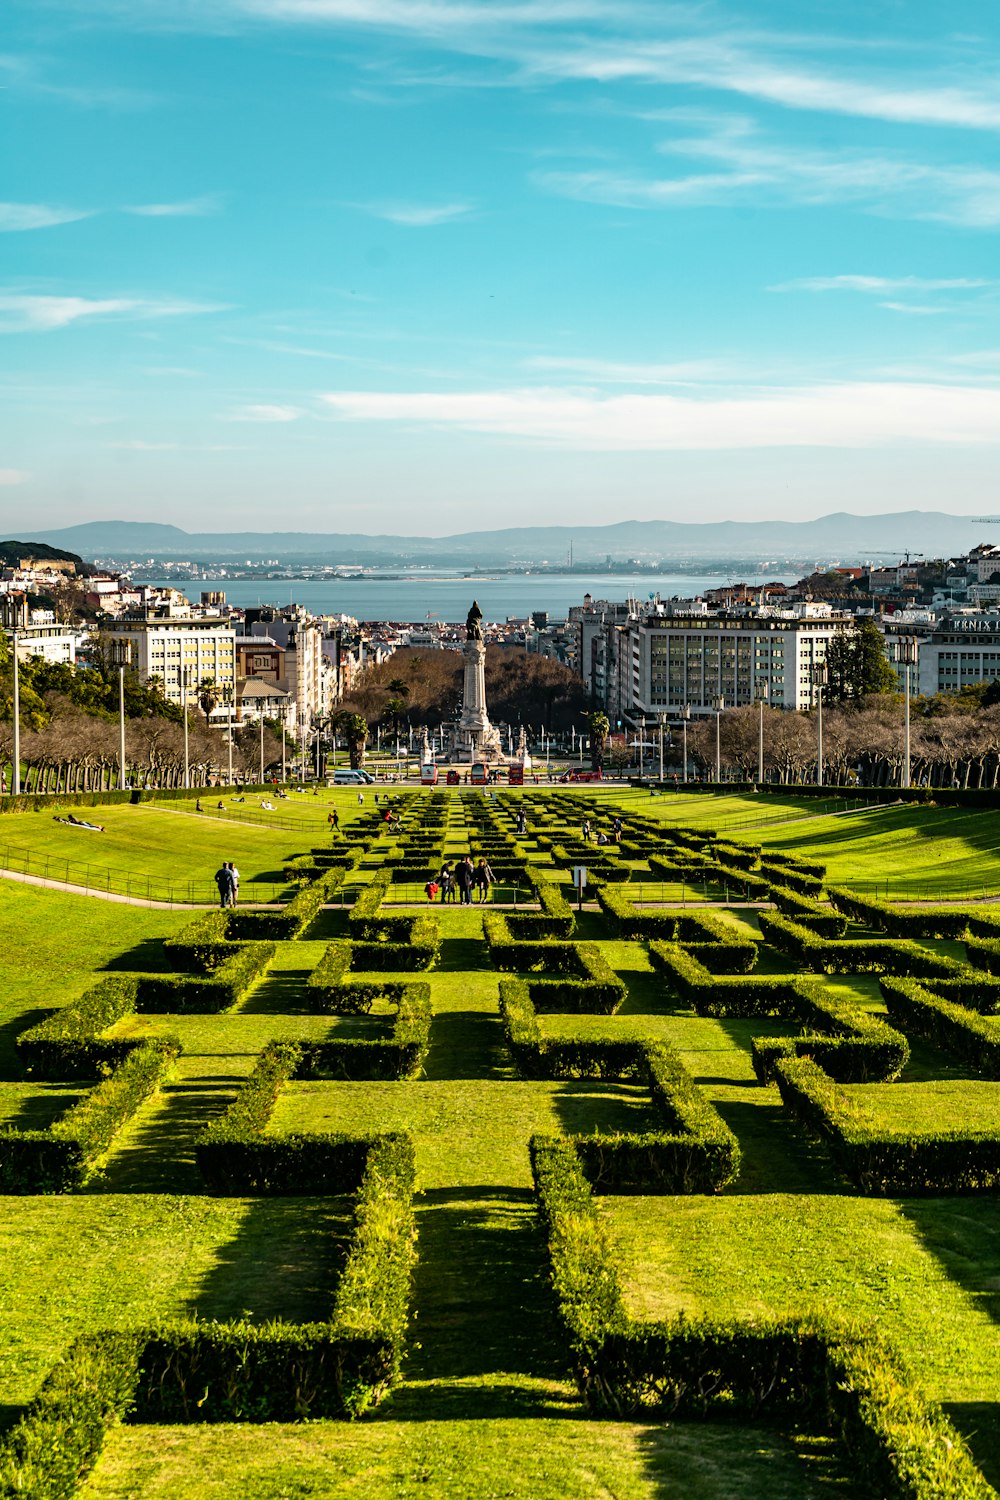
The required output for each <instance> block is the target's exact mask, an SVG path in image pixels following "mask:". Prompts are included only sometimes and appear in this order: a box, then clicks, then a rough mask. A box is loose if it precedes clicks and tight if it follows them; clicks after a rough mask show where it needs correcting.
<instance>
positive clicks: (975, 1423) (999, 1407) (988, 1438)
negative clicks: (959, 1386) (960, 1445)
mask: <svg viewBox="0 0 1000 1500" xmlns="http://www.w3.org/2000/svg"><path fill="white" fill-rule="evenodd" d="M941 1408H942V1410H943V1411H944V1412H945V1413H946V1414H947V1416H949V1417H950V1418H951V1420H952V1421H953V1422H954V1424H955V1426H956V1427H957V1428H958V1430H959V1432H960V1433H961V1434H962V1436H963V1437H964V1438H965V1441H966V1443H967V1444H968V1445H969V1449H970V1451H971V1453H972V1456H973V1458H974V1459H975V1460H976V1463H977V1464H978V1465H979V1467H980V1468H981V1469H982V1471H983V1473H984V1474H985V1476H986V1478H987V1479H988V1480H989V1482H990V1484H992V1485H993V1487H994V1489H997V1488H1000V1402H997V1401H942V1403H941Z"/></svg>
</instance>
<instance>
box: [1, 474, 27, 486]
mask: <svg viewBox="0 0 1000 1500" xmlns="http://www.w3.org/2000/svg"><path fill="white" fill-rule="evenodd" d="M30 478H31V475H30V474H29V473H28V472H27V470H26V469H0V485H2V486H3V487H5V488H6V487H7V486H9V485H15V484H25V483H26V482H27V480H29V479H30Z"/></svg>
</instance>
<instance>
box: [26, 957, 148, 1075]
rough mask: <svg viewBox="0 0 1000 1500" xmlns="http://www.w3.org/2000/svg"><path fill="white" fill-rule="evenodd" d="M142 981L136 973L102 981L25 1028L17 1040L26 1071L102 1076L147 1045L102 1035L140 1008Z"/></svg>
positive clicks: (33, 1073)
mask: <svg viewBox="0 0 1000 1500" xmlns="http://www.w3.org/2000/svg"><path fill="white" fill-rule="evenodd" d="M137 992H138V981H137V980H136V979H135V978H134V977H133V976H132V975H128V976H126V975H113V976H111V977H110V978H108V979H102V980H101V981H100V982H99V983H98V984H95V985H94V986H93V988H92V989H89V990H88V991H87V992H86V994H84V995H81V997H80V999H79V1000H75V1001H73V1002H72V1003H71V1004H70V1005H65V1006H63V1008H62V1009H61V1010H57V1011H54V1012H53V1013H52V1015H51V1016H48V1017H47V1018H46V1019H45V1020H44V1021H40V1022H39V1023H38V1025H37V1026H32V1027H30V1028H29V1029H28V1030H27V1031H22V1032H21V1034H20V1036H19V1037H18V1038H17V1042H16V1043H15V1045H16V1048H17V1055H18V1057H19V1059H20V1062H21V1065H22V1067H23V1068H24V1070H25V1072H26V1073H27V1074H29V1076H31V1077H33V1078H45V1079H75V1078H96V1077H97V1075H98V1074H99V1073H100V1072H101V1070H102V1069H104V1068H109V1067H115V1066H117V1065H118V1064H119V1063H120V1062H122V1061H123V1059H124V1058H126V1057H127V1056H128V1055H129V1053H130V1052H132V1051H134V1050H135V1048H136V1047H138V1046H139V1045H141V1044H140V1043H139V1042H138V1041H137V1040H134V1039H129V1038H124V1037H123V1038H120V1039H118V1038H116V1039H115V1040H107V1039H105V1038H102V1037H101V1036H100V1032H102V1031H106V1030H107V1029H108V1027H109V1026H113V1025H114V1024H115V1022H116V1021H120V1020H121V1019H122V1018H123V1017H124V1016H127V1015H131V1014H132V1012H133V1011H134V1010H135V1002H136V994H137Z"/></svg>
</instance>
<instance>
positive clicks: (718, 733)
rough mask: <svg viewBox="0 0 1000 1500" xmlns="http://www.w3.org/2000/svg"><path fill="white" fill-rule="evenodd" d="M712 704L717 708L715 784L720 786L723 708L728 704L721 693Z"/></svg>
mask: <svg viewBox="0 0 1000 1500" xmlns="http://www.w3.org/2000/svg"><path fill="white" fill-rule="evenodd" d="M712 706H713V708H714V709H715V784H716V786H718V785H719V783H720V782H721V781H722V710H723V709H724V708H725V706H726V700H725V698H723V696H722V694H721V693H720V694H719V696H718V698H716V699H714V700H713V704H712Z"/></svg>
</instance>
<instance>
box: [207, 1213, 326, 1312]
mask: <svg viewBox="0 0 1000 1500" xmlns="http://www.w3.org/2000/svg"><path fill="white" fill-rule="evenodd" d="M352 1225H353V1212H352V1200H351V1199H350V1198H348V1197H330V1198H258V1199H255V1200H254V1201H252V1202H250V1203H248V1204H247V1205H246V1209H245V1211H244V1213H243V1215H242V1217H241V1218H240V1220H239V1225H238V1228H237V1230H236V1232H235V1233H234V1235H233V1237H232V1238H231V1239H229V1240H227V1241H226V1243H225V1244H223V1245H220V1246H219V1248H218V1250H217V1252H216V1259H215V1263H214V1265H213V1266H212V1268H211V1269H210V1270H209V1271H208V1272H207V1273H206V1274H205V1276H204V1277H203V1279H202V1281H201V1284H200V1285H199V1286H198V1287H197V1289H196V1290H195V1292H194V1293H193V1295H192V1296H191V1297H190V1299H189V1301H188V1305H187V1311H188V1313H189V1314H190V1315H191V1316H192V1317H199V1318H212V1319H218V1320H219V1321H220V1322H225V1321H228V1320H229V1319H235V1318H248V1319H250V1320H251V1321H252V1322H254V1323H263V1322H267V1321H268V1320H269V1319H272V1318H280V1319H282V1320H284V1321H287V1322H290V1323H313V1322H315V1323H322V1322H324V1321H326V1320H327V1319H329V1317H330V1312H331V1308H332V1305H333V1297H334V1291H335V1289H336V1285H337V1280H338V1278H339V1276H340V1273H341V1271H342V1269H343V1265H344V1261H345V1259H346V1256H347V1252H348V1247H349V1241H350V1234H351V1229H352Z"/></svg>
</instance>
